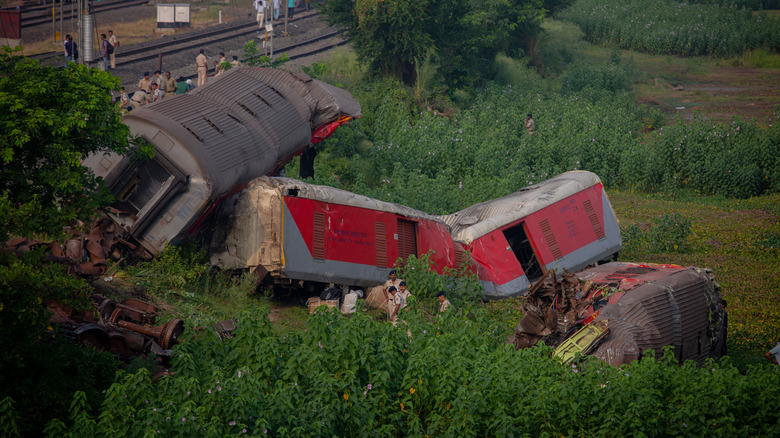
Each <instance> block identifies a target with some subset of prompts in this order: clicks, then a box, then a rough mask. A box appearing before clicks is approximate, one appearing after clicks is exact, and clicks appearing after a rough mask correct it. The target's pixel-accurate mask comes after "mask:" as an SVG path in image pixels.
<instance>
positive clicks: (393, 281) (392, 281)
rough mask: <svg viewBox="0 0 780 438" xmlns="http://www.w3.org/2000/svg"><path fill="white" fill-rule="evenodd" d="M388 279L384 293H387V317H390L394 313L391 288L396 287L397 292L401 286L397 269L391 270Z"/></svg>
mask: <svg viewBox="0 0 780 438" xmlns="http://www.w3.org/2000/svg"><path fill="white" fill-rule="evenodd" d="M387 276H388V279H387V281H385V284H384V287H383V291H384V293H385V299H386V300H387V317H388V318H389V317H390V313H391V312H392V308H391V307H392V304H393V295H391V294H390V288H391V287H394V288H395V289H396V290H398V287H399V286H400V285H401V280H400V279H399V278H398V273H397V272H396V271H395V269H393V270H391V271H390V273H389V274H387Z"/></svg>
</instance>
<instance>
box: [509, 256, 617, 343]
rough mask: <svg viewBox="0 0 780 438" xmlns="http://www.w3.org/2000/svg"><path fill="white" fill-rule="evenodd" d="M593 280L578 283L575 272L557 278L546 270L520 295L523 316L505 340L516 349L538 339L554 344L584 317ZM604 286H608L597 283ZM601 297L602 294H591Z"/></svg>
mask: <svg viewBox="0 0 780 438" xmlns="http://www.w3.org/2000/svg"><path fill="white" fill-rule="evenodd" d="M592 287H593V283H592V282H586V283H584V284H583V283H581V282H580V279H579V278H578V277H577V275H576V274H570V273H567V274H566V275H564V276H563V277H561V279H560V280H558V279H556V278H555V275H554V271H548V272H547V274H545V275H544V277H542V278H541V279H540V280H538V281H537V282H536V283H535V284H534V285H533V286H532V287H531V289H530V290H529V291H528V294H527V295H526V296H525V297H524V298H523V313H524V316H523V318H522V319H520V323H519V324H517V326H516V327H515V331H514V333H513V334H512V335H510V336H509V339H508V340H507V343H509V344H512V345H514V346H515V348H517V349H521V348H528V347H533V346H534V345H536V344H537V343H538V342H539V341H544V343H545V344H547V345H550V346H557V345H559V344H560V343H561V341H563V340H564V339H566V338H567V337H568V335H570V334H571V333H572V330H576V329H577V328H579V327H581V326H582V325H583V324H586V323H588V322H590V321H586V318H585V316H584V315H583V313H584V311H585V310H586V309H587V308H588V307H589V306H590V305H591V304H592V303H593V301H594V298H591V299H585V300H583V297H585V296H586V295H587V294H588V292H589V291H590V289H591V288H592ZM598 287H599V288H601V289H603V290H605V291H606V290H607V289H609V287H608V286H605V285H601V286H598ZM594 295H595V296H597V297H601V296H602V294H594Z"/></svg>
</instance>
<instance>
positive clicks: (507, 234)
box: [441, 171, 621, 299]
mask: <svg viewBox="0 0 780 438" xmlns="http://www.w3.org/2000/svg"><path fill="white" fill-rule="evenodd" d="M441 219H442V220H443V221H444V222H445V223H446V224H447V225H449V226H450V227H451V231H452V240H453V241H454V242H455V249H456V251H457V252H458V253H459V254H460V253H461V252H462V251H463V250H464V249H465V250H468V251H469V252H470V253H471V258H472V261H473V264H474V266H475V267H476V269H477V273H478V275H479V279H480V282H481V283H482V286H483V287H484V290H485V296H486V297H487V298H489V299H499V298H506V297H510V296H516V295H519V294H522V293H524V292H525V291H526V290H528V287H529V286H530V284H531V283H533V282H534V281H536V280H538V279H539V278H541V277H542V276H543V275H544V274H545V273H546V272H547V271H550V270H553V271H555V272H556V273H558V274H561V273H562V272H563V271H564V270H567V271H569V272H573V271H576V270H579V269H582V268H584V267H585V266H588V265H590V264H593V263H596V262H599V261H602V260H609V259H614V258H616V257H617V253H618V251H620V248H621V239H620V227H619V226H618V222H617V217H616V216H615V212H614V210H612V205H611V204H610V202H609V198H608V197H607V194H606V192H605V191H604V187H603V186H602V184H601V180H600V179H599V178H598V176H596V175H595V174H594V173H591V172H586V171H572V172H566V173H563V174H561V175H558V176H556V177H554V178H551V179H549V180H546V181H543V182H541V183H539V184H535V185H532V186H528V187H526V188H523V189H521V190H519V191H517V192H515V193H513V194H511V195H508V196H505V197H503V198H500V199H495V200H492V201H487V202H482V203H480V204H476V205H473V206H471V207H468V208H466V209H464V210H461V211H459V212H457V213H454V214H451V215H448V216H442V217H441Z"/></svg>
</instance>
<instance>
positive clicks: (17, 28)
mask: <svg viewBox="0 0 780 438" xmlns="http://www.w3.org/2000/svg"><path fill="white" fill-rule="evenodd" d="M0 38H7V39H11V40H20V39H22V13H21V12H20V11H0Z"/></svg>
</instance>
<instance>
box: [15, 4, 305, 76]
mask: <svg viewBox="0 0 780 438" xmlns="http://www.w3.org/2000/svg"><path fill="white" fill-rule="evenodd" d="M317 15H318V13H317V12H309V13H304V14H300V15H299V16H298V17H296V18H294V19H292V20H290V23H296V22H299V21H302V20H306V19H309V18H315V17H316V16H317ZM257 29H258V27H257V22H256V21H254V20H251V21H250V20H248V21H242V22H237V23H235V24H230V25H228V26H223V27H219V28H217V29H213V30H209V31H206V32H200V33H192V34H184V35H181V36H173V37H170V38H168V37H166V38H161V39H160V40H159V42H157V43H154V44H150V45H145V46H143V47H130V48H125V47H122V52H121V57H120V58H119V59H118V60H117V66H127V65H131V64H134V63H137V62H143V61H147V60H150V59H155V58H157V57H158V56H159V55H163V56H165V55H168V54H172V53H177V52H180V51H182V50H185V49H191V48H192V47H195V46H199V45H206V44H213V43H218V42H221V41H226V40H230V39H233V38H240V37H245V36H247V35H251V34H254V33H257ZM274 50H275V51H280V50H286V48H284V47H280V48H275V49H274ZM29 58H31V59H38V60H41V61H46V60H61V58H62V52H61V51H53V52H46V53H39V54H36V55H31V56H29ZM99 58H100V56H98V55H97V54H96V55H95V59H99Z"/></svg>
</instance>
